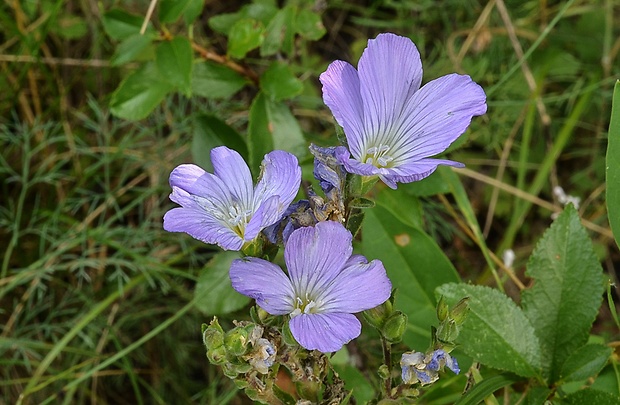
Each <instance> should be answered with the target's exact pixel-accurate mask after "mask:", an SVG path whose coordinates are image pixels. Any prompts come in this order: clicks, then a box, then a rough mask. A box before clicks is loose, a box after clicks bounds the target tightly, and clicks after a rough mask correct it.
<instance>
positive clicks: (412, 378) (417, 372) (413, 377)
mask: <svg viewBox="0 0 620 405" xmlns="http://www.w3.org/2000/svg"><path fill="white" fill-rule="evenodd" d="M400 367H401V370H402V373H401V378H402V380H403V384H415V383H417V382H419V383H420V384H421V385H427V384H432V383H434V382H435V381H437V380H438V379H439V371H440V370H443V368H444V367H448V368H449V369H450V370H452V372H454V373H455V374H458V373H460V372H461V370H460V369H459V365H458V363H457V362H456V359H455V358H453V357H452V356H450V355H449V354H448V353H446V352H445V351H444V350H442V349H438V350H435V351H433V352H432V353H429V354H426V355H425V354H424V353H420V352H406V353H403V355H402V356H401V359H400Z"/></svg>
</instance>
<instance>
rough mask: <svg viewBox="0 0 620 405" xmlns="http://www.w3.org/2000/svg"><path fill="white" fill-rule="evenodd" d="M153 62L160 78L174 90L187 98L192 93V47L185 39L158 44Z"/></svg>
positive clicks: (180, 38)
mask: <svg viewBox="0 0 620 405" xmlns="http://www.w3.org/2000/svg"><path fill="white" fill-rule="evenodd" d="M155 62H156V63H157V68H158V69H159V72H160V74H161V76H162V77H163V78H164V79H165V80H166V81H167V82H168V83H170V84H171V85H172V86H174V87H175V88H176V89H178V90H180V91H181V92H183V93H184V94H185V95H187V96H189V95H190V94H191V92H192V87H191V77H192V67H193V53H192V45H191V44H190V43H189V40H188V39H187V38H183V37H176V38H173V39H172V40H171V41H164V42H162V43H160V44H159V46H158V47H157V50H156V54H155Z"/></svg>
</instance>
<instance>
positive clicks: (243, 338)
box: [224, 326, 249, 356]
mask: <svg viewBox="0 0 620 405" xmlns="http://www.w3.org/2000/svg"><path fill="white" fill-rule="evenodd" d="M248 336H249V333H248V330H247V329H246V328H244V327H241V326H237V327H236V328H234V329H232V330H231V331H229V332H228V333H226V336H225V337H224V345H225V346H226V350H227V351H228V353H230V354H231V355H233V356H241V355H243V354H245V352H246V351H247V346H248V341H249V339H248Z"/></svg>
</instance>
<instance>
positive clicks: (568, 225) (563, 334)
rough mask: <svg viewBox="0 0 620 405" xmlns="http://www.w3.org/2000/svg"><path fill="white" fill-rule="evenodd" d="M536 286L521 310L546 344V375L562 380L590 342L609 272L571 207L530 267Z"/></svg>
mask: <svg viewBox="0 0 620 405" xmlns="http://www.w3.org/2000/svg"><path fill="white" fill-rule="evenodd" d="M526 274H527V275H528V276H530V277H532V278H534V280H535V282H534V286H533V287H532V288H530V289H528V290H524V291H523V292H522V294H521V297H522V298H521V306H522V308H523V311H524V313H525V315H526V316H527V317H528V319H529V320H530V322H531V323H532V325H533V326H534V328H535V329H536V335H537V336H538V338H539V339H540V344H541V348H542V355H543V370H544V372H545V374H546V376H549V381H550V382H555V381H557V379H558V376H559V373H560V369H561V367H562V365H563V364H564V361H566V359H567V358H568V357H569V356H570V354H571V353H572V352H573V351H574V350H575V349H577V348H579V347H581V346H582V345H584V344H585V343H586V342H587V340H588V334H589V331H590V328H591V327H592V323H593V322H594V319H595V318H596V314H597V313H598V310H599V307H600V306H601V301H602V298H603V292H604V288H605V287H604V285H603V282H602V280H603V277H602V274H603V269H602V268H601V265H600V263H599V261H598V259H597V258H596V255H595V253H594V249H593V248H592V242H591V241H590V239H589V237H588V234H587V232H586V230H585V229H584V227H583V226H582V225H581V222H580V220H579V215H578V214H577V211H576V210H575V208H574V207H573V206H572V205H568V206H567V207H566V208H565V209H564V211H563V212H562V213H561V214H560V216H559V217H558V218H557V219H556V220H555V221H554V222H553V224H552V225H551V227H550V228H549V229H548V230H547V231H546V232H545V233H544V234H543V236H542V238H541V239H540V241H539V242H538V243H537V244H536V248H535V249H534V252H533V253H532V256H531V257H530V259H529V261H528V264H527V271H526Z"/></svg>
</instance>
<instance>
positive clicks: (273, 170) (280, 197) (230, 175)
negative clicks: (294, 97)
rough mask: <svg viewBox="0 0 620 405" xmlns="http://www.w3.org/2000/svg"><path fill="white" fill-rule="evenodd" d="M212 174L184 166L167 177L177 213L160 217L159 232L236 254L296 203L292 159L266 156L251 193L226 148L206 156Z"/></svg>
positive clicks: (237, 159)
mask: <svg viewBox="0 0 620 405" xmlns="http://www.w3.org/2000/svg"><path fill="white" fill-rule="evenodd" d="M211 162H212V163H213V171H214V173H213V174H211V173H207V172H205V171H204V170H203V169H201V168H200V167H198V166H196V165H192V164H184V165H180V166H178V167H177V168H175V169H174V170H173V171H172V173H171V174H170V185H171V186H172V194H170V199H171V200H172V201H174V202H175V203H177V204H179V205H181V207H178V208H173V209H172V210H170V211H168V212H167V213H166V215H165V216H164V229H165V230H167V231H170V232H185V233H188V234H189V235H191V236H193V237H194V238H196V239H198V240H201V241H203V242H205V243H213V244H217V245H219V246H220V247H222V248H223V249H226V250H240V249H241V248H242V247H243V245H244V244H245V243H247V242H251V241H252V240H253V239H254V238H256V236H258V234H259V233H260V231H261V230H263V229H264V228H265V227H267V226H269V225H272V224H274V223H276V222H277V221H278V220H280V218H281V217H282V214H283V213H284V211H285V210H286V209H287V208H288V206H289V205H290V203H291V202H292V201H293V198H295V195H296V194H297V191H298V190H299V184H300V182H301V169H300V168H299V163H298V162H297V158H296V157H295V156H293V155H291V154H290V153H288V152H284V151H280V150H276V151H273V152H270V153H268V154H267V155H265V159H264V160H263V163H262V171H261V178H260V180H259V182H258V184H257V185H256V187H255V188H254V187H253V183H252V175H251V174H250V169H249V168H248V165H247V164H246V163H245V161H244V160H243V158H242V157H241V155H239V153H237V152H235V151H234V150H231V149H228V148H227V147H225V146H220V147H217V148H214V149H213V150H212V151H211Z"/></svg>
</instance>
